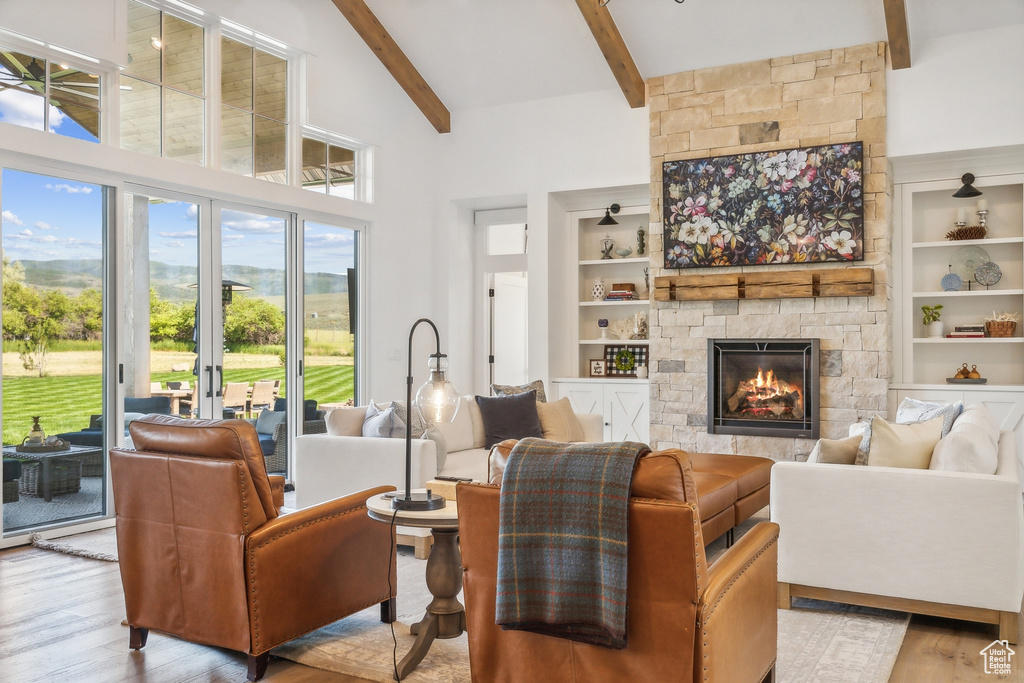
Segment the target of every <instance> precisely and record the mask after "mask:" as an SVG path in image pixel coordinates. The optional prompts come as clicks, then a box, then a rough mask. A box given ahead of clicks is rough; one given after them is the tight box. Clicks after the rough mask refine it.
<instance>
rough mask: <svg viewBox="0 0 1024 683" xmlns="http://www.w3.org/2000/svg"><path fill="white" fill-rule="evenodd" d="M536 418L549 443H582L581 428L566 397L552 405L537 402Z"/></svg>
mask: <svg viewBox="0 0 1024 683" xmlns="http://www.w3.org/2000/svg"><path fill="white" fill-rule="evenodd" d="M537 416H538V417H539V418H540V430H541V432H543V433H544V438H545V439H548V440H550V441H583V427H582V426H580V421H579V420H578V419H577V418H576V413H574V412H573V411H572V404H570V403H569V398H568V397H562V398H560V399H558V400H557V401H555V402H554V403H540V402H539V401H538V402H537Z"/></svg>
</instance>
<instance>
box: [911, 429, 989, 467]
mask: <svg viewBox="0 0 1024 683" xmlns="http://www.w3.org/2000/svg"><path fill="white" fill-rule="evenodd" d="M998 466H999V448H998V446H997V445H996V444H994V443H992V441H991V439H989V435H988V432H987V430H986V428H985V427H982V426H980V425H978V424H976V423H974V422H961V421H960V420H957V421H956V422H955V423H954V424H953V429H951V430H950V432H949V434H948V435H946V436H944V437H943V438H941V439H939V442H938V443H937V444H935V450H934V451H932V461H931V464H930V465H929V466H928V469H930V470H947V471H951V472H976V473H977V474H995V473H996V468H997V467H998Z"/></svg>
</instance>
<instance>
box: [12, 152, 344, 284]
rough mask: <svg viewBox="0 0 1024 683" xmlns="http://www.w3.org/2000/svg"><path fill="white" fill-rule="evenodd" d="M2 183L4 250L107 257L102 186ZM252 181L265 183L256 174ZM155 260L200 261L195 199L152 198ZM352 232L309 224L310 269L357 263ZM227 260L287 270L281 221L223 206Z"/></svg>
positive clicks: (335, 269)
mask: <svg viewBox="0 0 1024 683" xmlns="http://www.w3.org/2000/svg"><path fill="white" fill-rule="evenodd" d="M2 179H3V183H2V186H0V189H2V196H0V208H2V211H3V221H2V230H3V248H4V253H5V254H6V255H8V256H9V257H10V258H11V259H12V260H19V259H33V260H56V259H98V258H101V256H102V239H103V238H102V211H103V191H102V190H103V188H102V187H101V186H100V185H91V184H88V183H80V182H75V181H68V180H62V179H59V178H52V177H48V176H42V175H36V174H32V173H24V172H21V171H15V170H12V169H4V171H3V177H2ZM253 182H262V181H259V180H254V181H253ZM149 212H150V213H149V216H150V244H149V247H150V259H151V260H153V261H160V262H163V263H167V264H171V265H187V266H195V265H196V261H197V255H196V253H197V237H196V230H197V224H198V221H197V218H196V207H195V205H194V204H189V203H186V202H167V203H161V204H150V207H149ZM353 236H354V232H353V231H351V230H345V229H341V228H335V227H332V226H327V225H319V224H314V223H307V224H306V225H305V244H306V249H305V254H306V270H307V272H326V273H344V272H345V271H346V269H347V268H350V267H352V266H353V263H354V247H355V242H354V239H353ZM221 240H222V244H223V250H222V260H223V262H224V264H225V265H247V266H257V267H260V268H278V269H280V268H284V221H283V220H281V219H278V218H272V217H267V216H262V215H259V214H257V213H243V212H240V211H224V212H223V215H222V217H221Z"/></svg>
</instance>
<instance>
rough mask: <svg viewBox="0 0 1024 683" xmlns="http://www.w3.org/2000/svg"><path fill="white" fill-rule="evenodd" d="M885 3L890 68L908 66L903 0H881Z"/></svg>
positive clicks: (908, 35)
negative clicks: (890, 60)
mask: <svg viewBox="0 0 1024 683" xmlns="http://www.w3.org/2000/svg"><path fill="white" fill-rule="evenodd" d="M882 4H883V5H885V28H886V30H887V31H888V32H889V55H890V56H891V57H892V68H893V70H896V69H909V68H910V31H909V29H908V28H907V8H906V6H905V5H904V0H882Z"/></svg>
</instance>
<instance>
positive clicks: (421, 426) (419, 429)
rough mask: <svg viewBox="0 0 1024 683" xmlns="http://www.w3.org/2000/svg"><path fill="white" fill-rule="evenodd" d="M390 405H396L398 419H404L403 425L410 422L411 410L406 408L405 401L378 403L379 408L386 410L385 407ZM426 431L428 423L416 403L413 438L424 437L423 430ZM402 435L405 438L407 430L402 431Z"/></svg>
mask: <svg viewBox="0 0 1024 683" xmlns="http://www.w3.org/2000/svg"><path fill="white" fill-rule="evenodd" d="M389 406H393V407H394V409H395V415H397V416H398V419H399V420H401V421H402V425H403V426H404V425H407V424H409V411H408V410H406V408H405V401H392V402H391V403H385V404H383V405H378V406H377V408H378V409H379V410H384V409H385V408H388V407H389ZM425 431H427V424H426V422H425V421H424V419H423V416H422V415H420V410H419V408H417V407H415V404H414V406H413V410H412V438H414V439H422V438H423V432H425ZM395 436H398V435H397V434H395ZM401 436H402V438H403V439H404V438H405V432H402V434H401Z"/></svg>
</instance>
